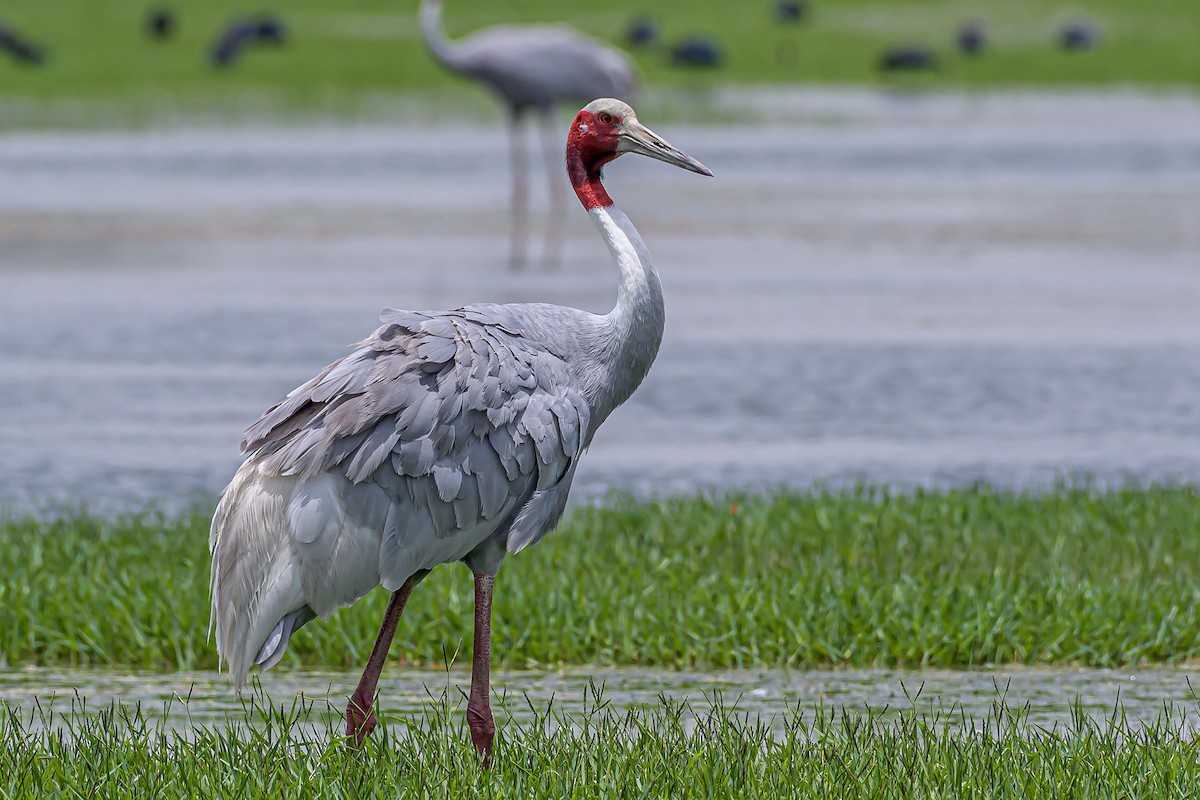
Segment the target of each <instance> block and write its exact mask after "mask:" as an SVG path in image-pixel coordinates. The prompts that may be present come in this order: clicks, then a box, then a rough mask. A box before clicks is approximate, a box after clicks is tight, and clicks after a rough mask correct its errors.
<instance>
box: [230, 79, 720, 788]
mask: <svg viewBox="0 0 1200 800" xmlns="http://www.w3.org/2000/svg"><path fill="white" fill-rule="evenodd" d="M624 153H638V154H641V155H645V156H649V157H651V158H655V159H658V160H659V161H664V162H666V163H668V164H673V165H675V166H677V167H682V168H683V169H687V170H691V171H692V172H698V173H700V174H702V175H712V173H711V172H710V171H709V170H708V168H707V167H705V166H704V165H703V164H701V163H700V162H699V161H696V160H695V159H694V158H692V157H691V156H688V155H686V154H685V153H683V152H682V151H680V150H678V149H676V148H674V147H672V146H671V145H670V144H668V143H667V142H666V141H664V140H663V139H662V138H660V137H659V136H658V135H656V134H655V133H653V132H652V131H650V130H649V129H648V128H646V127H645V126H644V125H642V124H641V123H640V122H638V119H637V116H636V115H635V114H634V111H633V109H632V108H630V107H629V106H628V105H626V104H625V103H623V102H621V101H620V100H615V99H611V98H605V99H600V100H595V101H593V102H591V103H589V104H588V105H587V106H586V107H584V108H583V110H581V111H580V112H579V114H578V115H577V116H576V117H575V120H574V121H573V122H572V123H571V129H570V132H569V134H568V136H567V151H566V162H567V175H568V177H569V178H570V180H571V185H572V186H573V187H574V188H575V194H576V195H577V196H578V197H579V201H580V202H581V203H582V204H583V207H584V208H585V209H586V210H587V212H588V215H589V216H591V218H592V221H593V222H594V223H595V224H596V227H597V228H599V229H600V235H601V236H602V237H603V239H604V242H605V244H607V245H608V250H609V253H610V254H611V255H612V257H613V260H615V261H616V263H617V272H618V274H619V280H618V283H617V303H616V306H615V307H614V308H613V310H612V311H611V312H609V313H608V314H604V315H598V314H592V313H589V312H586V311H581V310H579V309H575V308H566V307H562V306H555V305H550V304H547V303H520V304H492V303H489V304H479V305H469V306H464V307H462V308H458V309H455V310H453V311H443V312H418V311H399V310H396V309H386V310H385V311H384V312H383V313H382V315H381V320H382V322H383V324H382V325H381V326H380V327H379V328H378V329H376V330H375V332H374V333H372V334H371V335H370V336H368V337H367V338H366V339H364V340H363V341H362V343H361V344H359V345H358V346H357V348H356V349H355V350H354V351H353V352H351V353H350V354H349V355H347V356H345V357H344V358H342V359H340V360H338V361H335V362H334V363H332V364H330V365H329V366H328V367H326V368H325V369H323V370H322V371H321V372H320V373H319V374H318V375H317V376H316V377H315V378H313V379H312V380H310V381H309V382H308V383H305V384H304V385H303V386H301V387H299V388H298V389H295V390H294V391H292V392H291V393H290V394H288V396H287V397H285V398H284V399H282V400H280V401H279V402H278V403H276V404H275V405H274V406H272V407H271V408H270V409H268V410H267V411H266V413H264V414H263V416H262V418H261V419H259V420H258V422H256V423H255V424H254V425H252V426H250V428H249V429H247V431H246V437H245V440H244V441H243V442H242V452H243V453H245V455H246V460H245V461H244V462H243V463H242V466H241V467H240V468H239V469H238V471H237V473H236V474H235V475H234V476H233V480H232V481H230V483H229V485H228V486H227V487H225V490H224V491H223V492H222V493H221V501H220V503H219V504H218V505H217V510H216V514H215V515H214V516H213V522H212V532H211V536H210V539H209V546H210V549H211V551H212V619H213V623H214V625H215V627H216V633H217V650H218V653H219V654H220V657H221V659H222V660H223V661H224V662H225V663H226V664H227V665H228V667H229V670H230V673H231V675H232V678H233V682H234V684H235V686H237V687H238V689H239V690H240V688H241V686H242V685H243V684H244V683H245V681H246V675H247V672H248V670H249V669H250V667H251V666H252V665H255V664H257V665H258V666H259V667H260V668H261V669H268V668H270V667H272V666H274V665H275V664H277V663H279V660H280V659H281V658H282V657H283V653H284V650H285V648H286V647H287V643H288V639H289V638H290V637H291V636H292V634H294V633H295V632H296V630H297V629H298V628H299V627H300V626H302V625H304V624H305V623H307V622H309V621H310V620H312V619H314V618H315V617H318V616H319V617H326V616H328V615H329V614H331V613H333V612H334V611H336V610H337V609H338V608H340V607H344V606H348V605H351V604H352V603H354V602H355V601H357V600H358V599H359V598H361V597H362V596H364V595H365V594H367V592H369V591H371V590H372V589H374V588H375V587H376V586H377V585H379V584H383V586H384V588H385V589H387V591H389V592H391V593H392V596H391V600H390V601H389V603H388V608H387V612H386V614H385V615H384V619H383V624H382V625H381V627H380V629H379V636H378V638H377V639H376V641H375V646H374V649H373V650H372V651H371V655H370V658H369V659H368V661H367V665H366V668H365V669H364V670H363V675H362V679H361V680H360V681H359V684H358V687H357V688H356V689H355V691H354V693H353V695H351V697H350V702H349V704H348V706H347V708H346V734H347V736H348V737H349V742H350V743H351V744H352V745H358V744H361V743H362V741H363V739H364V737H365V736H366V735H367V734H369V733H370V732H371V730H372V729H373V728H374V727H375V717H374V715H373V714H372V713H371V706H372V703H373V700H374V696H375V690H376V687H377V685H378V681H379V674H380V671H381V670H382V668H383V664H384V661H385V660H386V658H387V653H388V649H389V648H390V646H391V642H392V637H393V635H394V634H395V632H396V625H397V623H398V621H399V619H400V614H401V612H403V610H404V605H405V603H406V602H407V600H408V597H409V594H410V593H411V592H412V590H413V588H414V587H415V586H416V585H417V584H418V583H420V582H421V580H422V579H423V578H424V577H425V576H426V575H427V574H428V573H429V571H430V570H432V569H433V568H434V567H436V566H438V565H439V564H446V563H450V562H454V561H462V562H464V563H466V565H467V566H468V567H469V568H470V570H471V572H472V573H473V574H474V576H475V634H474V647H473V652H472V663H471V693H470V696H469V698H468V701H467V722H468V725H469V727H470V730H471V740H472V742H473V743H474V745H475V747H476V749H477V750H478V751H479V753H480V754H481V755H482V756H483V758H484V763H485V765H486V764H487V763H488V762H489V760H490V757H491V752H492V737H493V734H494V732H495V725H494V723H493V721H492V712H491V706H490V687H489V681H490V669H491V609H492V587H493V582H494V580H495V575H496V572H497V570H499V568H500V563H501V561H503V559H504V556H505V554H506V553H517V552H520V551H521V550H523V549H524V548H526V547H528V546H529V545H531V544H535V543H537V542H538V541H539V540H541V539H542V537H544V536H545V535H546V534H548V533H549V532H550V531H551V530H553V529H554V528H555V526H556V525H557V524H558V521H559V519H560V518H561V517H562V514H563V509H564V507H565V505H566V501H567V493H568V492H569V491H570V489H571V481H572V479H573V477H574V475H575V468H576V466H577V464H578V462H579V458H580V457H581V456H582V455H583V452H584V451H585V450H586V449H587V447H588V445H589V444H590V443H591V441H592V437H593V436H594V435H595V433H596V429H597V428H598V427H599V426H600V424H601V423H603V422H604V420H605V419H607V418H608V415H609V414H611V413H612V411H613V410H614V409H615V408H616V407H617V406H619V405H620V404H621V403H623V402H625V400H627V399H628V398H629V396H630V395H631V394H632V393H633V391H634V389H636V388H637V386H638V384H640V383H641V381H642V378H644V377H645V375H646V372H647V371H648V370H649V369H650V364H651V362H653V361H654V357H655V355H657V353H658V346H659V343H660V342H661V341H662V334H663V297H662V288H661V286H660V284H659V279H658V273H657V272H655V270H654V266H653V264H652V263H651V262H650V253H649V251H648V250H647V249H646V244H645V243H644V242H643V241H642V237H641V236H640V235H639V234H638V232H637V229H636V228H634V226H633V223H632V222H630V221H629V218H628V217H627V216H625V214H624V213H622V212H621V211H620V210H619V209H618V208H617V207H616V206H615V205H613V201H612V199H611V198H610V197H609V196H608V192H607V191H605V189H604V185H603V184H602V183H601V180H600V169H601V167H603V166H604V165H605V164H607V163H609V162H610V161H612V160H614V159H616V158H618V157H619V156H621V155H623V154H624Z"/></svg>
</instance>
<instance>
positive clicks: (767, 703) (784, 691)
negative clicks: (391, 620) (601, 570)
mask: <svg viewBox="0 0 1200 800" xmlns="http://www.w3.org/2000/svg"><path fill="white" fill-rule="evenodd" d="M1194 677H1195V675H1194V670H1193V671H1190V672H1189V671H1188V670H1185V669H1173V668H1155V669H1137V670H1135V669H1128V670H1125V671H1115V670H1102V669H1086V670H1080V669H1027V668H1021V667H1014V668H1006V669H999V670H984V669H981V670H972V671H951V670H921V671H920V672H904V671H892V670H812V671H805V672H786V671H779V670H769V671H732V672H712V673H698V674H691V673H680V672H671V671H666V670H644V669H629V668H626V669H583V668H575V669H571V670H566V671H558V672H554V671H551V672H500V673H496V674H494V675H493V676H492V686H493V689H494V691H495V699H494V701H493V710H494V712H495V714H496V717H497V719H498V720H507V721H510V722H515V723H518V724H520V723H528V722H529V721H531V720H532V719H533V718H534V715H535V714H537V715H539V716H540V717H544V716H545V715H546V712H547V710H548V709H550V710H557V711H558V712H561V713H565V714H566V715H567V718H570V717H576V718H579V717H580V716H581V715H582V714H583V712H584V711H585V710H587V709H592V708H595V707H596V698H597V694H596V689H599V697H601V698H603V700H604V701H606V702H607V703H609V704H610V706H611V707H612V708H614V709H618V710H621V709H641V710H646V711H650V710H654V709H659V708H661V707H662V702H663V701H662V698H664V697H665V698H669V699H670V700H671V701H672V702H674V703H686V704H687V713H688V714H689V716H691V717H693V718H694V717H695V716H697V715H703V714H704V713H705V712H706V711H707V710H708V709H710V708H712V707H713V703H714V701H718V700H719V702H720V704H721V706H722V707H723V708H724V709H726V710H729V711H735V712H740V713H742V714H744V715H746V716H747V717H749V718H753V719H758V720H761V721H762V722H764V723H766V724H768V725H771V726H772V727H773V728H774V729H775V730H776V732H777V733H782V732H783V731H784V730H785V721H786V719H787V718H788V716H789V715H791V716H792V717H793V718H794V717H795V716H796V715H799V717H800V718H802V719H806V720H810V721H811V720H812V718H813V715H815V714H819V713H820V714H825V715H829V714H830V713H838V714H840V713H841V712H842V711H845V712H847V713H848V714H851V715H859V714H866V713H871V714H872V715H873V716H876V717H880V718H882V719H884V720H890V719H894V718H895V717H896V716H897V715H898V714H899V713H901V711H902V710H908V709H913V708H914V707H915V709H916V710H917V711H919V712H922V713H924V714H925V715H926V716H927V717H928V718H929V719H931V720H932V719H935V718H936V719H938V720H940V721H941V723H942V724H946V725H949V726H952V727H953V726H964V725H973V726H976V727H984V726H985V725H986V722H987V720H988V719H989V718H993V719H994V716H993V714H994V711H995V710H996V706H997V704H1001V705H1003V706H1004V707H1005V708H1007V709H1009V710H1011V711H1017V710H1020V711H1021V712H1022V713H1023V714H1024V719H1025V721H1026V722H1027V723H1028V724H1029V725H1030V726H1036V727H1040V728H1043V729H1045V730H1052V729H1055V728H1057V729H1059V730H1060V731H1062V730H1070V729H1071V728H1072V725H1071V723H1072V719H1073V714H1078V713H1080V712H1081V713H1082V714H1084V715H1086V716H1087V717H1088V718H1090V719H1091V720H1092V721H1093V722H1095V723H1096V724H1097V725H1098V726H1100V727H1104V726H1106V725H1108V724H1110V723H1111V721H1112V720H1111V718H1112V715H1113V712H1114V710H1120V711H1121V712H1123V713H1124V715H1125V717H1126V719H1127V720H1128V721H1129V722H1130V723H1131V724H1132V725H1134V726H1138V725H1154V724H1156V723H1159V722H1162V721H1163V720H1164V714H1165V713H1167V709H1170V714H1171V719H1172V720H1174V721H1175V723H1176V727H1177V728H1178V727H1179V726H1186V730H1187V731H1189V732H1194V729H1195V728H1197V727H1198V726H1200V695H1197V694H1196V692H1195V690H1194V689H1193V686H1195V680H1194ZM470 679H471V676H470V672H469V671H462V670H452V671H449V672H447V671H422V670H399V669H392V670H388V671H386V672H385V673H384V676H383V679H382V680H381V682H380V685H379V696H380V702H381V704H382V705H381V708H382V712H383V714H384V717H383V719H384V721H385V722H386V721H387V720H388V719H389V718H390V719H393V720H395V719H397V718H405V719H415V720H418V721H419V720H420V719H422V718H423V717H424V715H425V714H426V713H429V712H431V711H432V710H434V709H437V708H440V707H441V706H442V704H443V702H445V703H448V705H449V707H450V708H452V709H453V708H457V710H458V712H460V713H461V711H462V707H463V704H464V702H465V701H464V700H463V698H464V697H465V695H466V693H467V692H468V691H469V689H470ZM1189 680H1191V682H1190V683H1189ZM357 682H358V675H357V674H349V673H331V672H304V671H293V672H288V671H275V672H269V673H267V674H266V675H265V676H263V678H262V682H261V686H260V687H258V688H257V689H248V690H247V701H249V699H250V698H251V697H252V696H253V697H255V698H257V703H258V704H259V705H270V704H274V706H275V707H276V708H278V707H279V706H283V707H284V708H285V709H288V708H291V707H293V705H294V704H295V702H296V699H297V698H301V699H302V700H303V701H304V702H305V704H311V706H312V708H313V712H314V713H313V714H312V716H311V718H310V719H309V720H308V721H307V724H308V725H309V726H310V727H311V728H313V729H320V730H324V729H325V726H327V725H328V724H330V723H331V722H332V721H334V720H336V719H337V718H338V717H340V716H341V714H343V713H344V711H345V707H346V698H347V697H348V696H349V694H350V693H351V692H352V691H353V690H354V686H355V685H356V684H357ZM1195 688H1196V689H1197V690H1200V686H1196V687H1195ZM81 701H84V702H83V704H82V705H81ZM114 702H116V703H120V704H126V705H131V706H132V705H135V704H137V705H140V707H141V708H142V710H143V711H144V712H147V713H149V714H150V715H152V716H153V717H155V718H158V719H162V714H163V712H164V710H165V711H166V717H165V721H166V724H167V725H168V726H170V727H174V728H176V729H183V728H186V727H189V726H197V725H219V724H222V723H228V722H231V721H233V722H238V721H245V719H246V715H245V712H244V706H243V703H242V701H240V700H239V699H238V698H237V696H236V695H235V694H234V692H233V689H232V687H231V686H230V684H229V681H228V679H227V678H226V676H224V675H217V674H215V673H211V672H193V673H179V674H171V675H161V674H154V673H145V674H142V673H118V672H105V671H94V670H89V671H56V670H40V669H32V670H22V671H13V672H4V671H0V706H7V707H8V708H10V709H15V710H17V711H18V712H19V713H20V714H21V715H22V717H23V718H26V719H29V718H31V714H32V715H33V718H37V713H36V712H38V711H39V710H40V711H41V712H45V711H51V710H53V711H56V712H59V713H68V712H71V711H73V710H75V711H78V710H80V709H81V708H82V709H83V711H84V712H85V713H95V712H97V711H100V710H103V709H106V708H108V707H109V705H110V704H111V703H114Z"/></svg>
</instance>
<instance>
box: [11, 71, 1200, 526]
mask: <svg viewBox="0 0 1200 800" xmlns="http://www.w3.org/2000/svg"><path fill="white" fill-rule="evenodd" d="M724 102H725V103H726V107H725V109H724V111H723V112H722V113H721V114H720V115H718V118H719V119H721V120H723V122H721V124H719V125H712V126H704V125H695V124H691V123H686V124H674V125H673V124H670V123H666V124H662V125H659V124H657V120H655V119H653V118H651V115H650V114H647V113H643V115H642V116H643V118H644V120H643V121H645V122H646V123H648V124H650V125H651V126H653V127H656V128H657V129H659V132H660V133H662V134H664V135H665V136H666V137H667V138H669V139H670V140H672V141H673V142H674V143H676V144H678V145H680V146H681V147H683V148H684V149H686V150H688V151H689V152H691V153H693V154H694V155H696V156H697V157H698V158H700V159H701V160H703V161H704V162H705V163H707V164H708V165H709V166H710V167H712V169H713V170H714V172H715V173H716V178H714V179H702V178H700V177H698V176H695V175H692V174H689V173H684V172H682V171H679V170H673V169H671V168H669V167H666V166H664V165H661V164H657V163H653V162H650V161H648V160H646V159H634V158H626V159H622V160H621V161H620V162H619V163H616V164H614V165H613V166H612V167H611V169H610V171H609V172H610V176H609V186H610V189H611V192H612V194H613V196H614V197H615V198H617V201H618V203H620V204H621V205H622V206H623V207H624V208H625V209H626V210H627V212H628V213H629V214H630V216H631V217H632V218H633V219H634V221H635V222H637V223H638V224H639V225H640V226H641V229H642V232H643V234H644V236H645V238H646V240H647V242H648V243H649V245H650V248H651V250H652V251H653V252H654V254H655V258H656V262H657V264H658V267H659V269H660V271H661V273H662V275H663V280H664V284H665V291H666V297H667V314H668V320H667V331H666V339H665V341H664V344H663V348H662V353H661V355H660V357H659V360H658V362H657V364H656V365H655V367H654V369H653V370H652V372H651V374H650V376H649V378H648V379H647V381H646V383H645V384H644V386H643V387H642V389H641V390H640V391H639V392H638V393H637V394H636V395H635V396H634V398H633V399H632V400H631V401H630V402H629V403H628V404H627V406H626V407H624V408H623V409H621V410H620V411H618V412H617V413H616V414H615V415H614V416H613V417H612V419H611V420H610V421H609V422H608V423H607V424H606V425H605V427H604V429H602V431H601V432H600V434H599V435H598V436H597V439H596V442H595V445H594V447H593V448H592V452H591V453H590V454H589V456H588V458H587V459H585V461H584V462H583V465H582V467H581V469H580V471H579V473H578V476H577V479H576V487H577V494H578V495H580V496H582V497H588V496H590V497H595V496H598V495H601V494H602V493H603V492H604V491H606V490H607V489H608V488H610V487H617V488H620V489H625V490H630V491H633V492H635V493H637V494H641V495H647V494H668V493H674V492H688V491H695V490H698V489H705V488H712V487H731V486H736V487H743V488H751V489H754V488H763V487H774V486H793V487H803V486H809V485H812V484H813V483H819V484H823V485H831V486H836V485H840V484H845V483H847V482H855V481H860V480H861V481H869V482H873V483H884V484H889V485H895V486H901V487H904V486H914V485H962V484H967V483H972V482H976V481H989V482H992V483H995V484H999V485H1004V486H1015V487H1024V488H1029V487H1039V486H1045V485H1048V484H1050V483H1052V482H1054V481H1055V480H1060V479H1076V478H1080V477H1083V476H1088V477H1090V478H1091V479H1093V480H1096V481H1098V482H1101V483H1107V482H1119V481H1131V480H1132V481H1151V480H1172V481H1178V480H1183V481H1194V480H1196V479H1197V478H1200V313H1198V312H1197V309H1200V100H1197V99H1196V98H1195V97H1191V96H1178V97H1176V96H1140V95H1129V94H1113V95H1102V94H1094V95H1079V96H1057V95H991V96H970V97H965V96H956V95H929V96H923V97H907V98H905V97H891V96H885V95H877V94H872V93H870V92H854V93H837V92H807V93H806V92H799V93H779V92H776V93H768V94H763V93H753V92H747V93H745V94H742V95H738V96H737V97H736V98H735V99H734V98H730V97H726V98H725V100H724ZM739 104H740V105H739ZM739 109H741V110H744V112H745V119H746V120H748V121H747V122H744V123H739V122H737V120H738V119H739V113H740V112H739ZM503 134H504V132H503V129H502V127H501V126H500V124H499V123H498V122H495V123H492V122H488V121H486V120H484V121H480V120H470V121H467V120H461V121H457V122H455V121H451V122H448V123H447V124H446V125H444V126H441V127H438V128H436V129H435V128H424V127H412V126H406V125H405V124H404V123H403V122H400V123H397V124H395V125H390V126H373V127H349V128H335V127H313V128H304V129H272V128H270V127H262V128H250V129H242V130H238V131H233V132H229V131H175V132H172V131H164V132H152V133H112V134H69V135H68V134H57V135H56V134H13V135H6V136H2V137H0V505H3V506H4V507H6V508H8V509H10V510H11V509H14V508H15V509H18V510H19V509H29V508H33V509H44V508H47V507H52V506H54V505H56V504H66V505H67V506H71V507H75V506H78V505H80V504H86V505H88V506H90V507H92V508H94V509H99V510H121V509H129V508H141V507H144V506H145V505H147V504H153V505H156V506H159V507H167V508H173V507H179V506H184V505H187V504H189V503H192V502H195V501H197V500H198V501H200V502H211V497H212V495H213V493H214V492H215V491H216V490H217V489H219V488H220V487H221V486H222V485H223V484H224V482H225V481H226V480H227V479H228V477H229V476H230V474H231V473H232V470H233V469H234V467H235V466H236V464H237V462H238V454H237V446H238V441H239V439H240V432H241V430H242V429H243V428H244V427H245V426H246V425H248V424H249V423H251V422H253V421H254V419H255V418H256V417H257V415H258V414H259V413H260V412H261V411H262V409H264V408H265V407H266V406H268V405H270V404H271V403H272V402H274V401H275V400H276V399H278V398H279V397H280V396H282V395H283V394H284V393H286V392H287V391H288V390H289V389H291V388H292V387H294V386H296V385H297V384H299V383H301V382H302V381H304V380H306V379H307V378H308V377H309V376H311V375H312V374H313V373H314V372H315V371H317V370H318V369H319V368H320V367H321V366H323V365H324V364H326V363H328V362H329V361H331V360H333V359H335V358H336V357H338V356H339V355H341V354H342V353H343V352H345V350H344V347H345V346H346V345H348V344H350V343H352V342H355V341H357V340H358V339H360V338H362V337H363V336H365V335H366V334H367V333H368V332H369V331H370V330H371V329H372V327H373V326H374V323H375V319H376V317H375V315H376V313H377V311H378V310H379V309H380V308H381V307H383V306H388V305H394V306H400V307H408V308H423V309H437V308H445V307H452V306H455V305H458V304H461V303H465V302H472V301H478V300H497V301H517V300H521V301H525V300H529V301H550V302H556V303H565V304H572V305H577V306H580V307H584V308H588V309H591V310H595V311H603V310H606V309H607V308H608V307H610V306H611V303H612V302H613V298H614V292H615V289H614V271H613V267H612V266H611V264H610V263H609V261H608V257H607V254H606V252H605V249H604V247H603V245H602V244H601V243H600V241H599V239H598V238H597V236H596V233H595V231H594V230H593V229H592V228H591V226H590V224H589V223H588V221H587V220H586V218H584V216H583V214H581V213H579V211H578V209H576V208H572V209H570V210H569V212H568V214H569V216H568V228H567V230H568V237H567V246H566V258H565V262H564V264H563V265H562V267H561V268H559V269H557V270H553V271H551V270H546V269H544V268H542V267H534V268H532V269H530V270H527V271H525V272H523V273H520V274H512V273H509V272H507V271H506V270H505V269H504V268H503V266H502V265H503V264H504V261H505V255H506V252H507V250H506V248H507V243H506V235H507V211H506V203H507V192H508V166H507V146H506V140H505V138H504V135H503ZM556 177H558V179H561V177H559V176H556ZM537 180H539V181H540V180H541V176H538V178H537ZM539 186H540V184H539V183H535V188H537V187H539ZM543 194H544V192H543ZM536 201H537V202H539V203H542V204H543V205H542V206H539V208H544V202H545V201H544V198H543V197H537V198H536ZM537 215H538V218H540V216H542V215H543V212H542V211H539V212H537Z"/></svg>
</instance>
